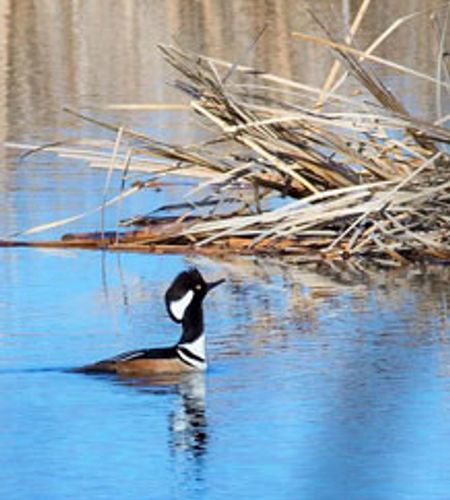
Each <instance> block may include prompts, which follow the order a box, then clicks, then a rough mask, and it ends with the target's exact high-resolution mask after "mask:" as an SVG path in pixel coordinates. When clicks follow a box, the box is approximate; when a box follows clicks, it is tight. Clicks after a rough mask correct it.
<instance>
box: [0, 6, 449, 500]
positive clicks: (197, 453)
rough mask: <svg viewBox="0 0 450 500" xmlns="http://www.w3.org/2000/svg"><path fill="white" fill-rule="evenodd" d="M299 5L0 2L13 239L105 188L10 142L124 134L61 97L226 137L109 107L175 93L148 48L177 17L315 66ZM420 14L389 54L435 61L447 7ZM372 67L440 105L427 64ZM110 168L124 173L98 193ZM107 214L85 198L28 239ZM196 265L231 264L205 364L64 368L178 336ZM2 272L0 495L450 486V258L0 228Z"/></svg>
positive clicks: (325, 498)
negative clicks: (400, 261) (244, 248)
mask: <svg viewBox="0 0 450 500" xmlns="http://www.w3.org/2000/svg"><path fill="white" fill-rule="evenodd" d="M334 3H335V4H336V5H334V6H333V7H332V9H331V11H330V2H329V1H328V0H326V1H325V0H320V1H317V2H314V7H315V8H316V9H317V13H320V16H319V17H321V18H322V14H323V16H324V17H323V18H322V19H324V20H326V19H327V16H328V18H330V20H331V21H332V22H333V23H334V20H335V19H338V16H340V17H342V18H343V19H344V23H343V24H342V32H343V33H344V32H346V31H345V23H347V24H346V25H347V26H349V24H350V20H351V19H352V18H353V16H354V15H355V14H356V11H355V9H357V8H358V7H357V6H356V7H355V5H351V6H350V4H352V2H341V3H339V2H337V3H336V2H334ZM410 3H411V2H384V3H383V2H382V1H381V0H379V1H378V2H372V3H371V6H370V9H372V10H370V11H369V13H368V14H367V16H368V17H367V18H366V20H365V21H364V22H363V23H362V26H361V29H360V30H359V32H358V45H359V46H361V47H363V46H364V47H365V46H368V45H369V44H370V43H372V42H373V40H375V38H376V37H378V36H379V35H380V34H381V33H382V32H384V31H385V30H386V29H387V28H388V26H389V25H390V24H391V23H392V22H393V21H394V19H395V18H397V17H401V16H407V15H408V14H411V12H412V11H411V8H412V7H411V5H409V4H410ZM427 3H429V4H430V5H438V4H441V3H442V2H438V1H437V0H433V1H429V2H427ZM112 4H114V6H112ZM125 4H126V5H125ZM168 4H170V6H169V5H168ZM310 4H312V2H306V1H305V2H302V1H298V0H295V1H294V0H289V1H288V2H251V1H248V2H241V1H238V0H233V1H231V0H230V1H228V0H227V1H219V0H217V1H216V2H198V1H196V2H187V1H186V0H183V1H175V0H174V1H172V2H156V1H154V0H145V1H141V2H117V3H116V2H100V1H98V2H72V3H71V2H31V1H27V0H21V1H20V2H3V3H2V2H0V212H1V214H2V216H1V217H0V238H4V237H5V236H8V235H11V234H13V233H17V232H21V231H24V230H27V229H29V228H32V227H35V226H39V225H42V224H48V223H50V222H52V221H55V220H59V219H63V218H66V217H70V216H73V215H76V214H80V213H82V212H85V211H87V210H90V209H92V208H95V207H97V206H99V205H100V204H101V203H102V201H103V197H104V189H105V179H106V173H105V171H101V170H95V169H91V168H89V167H88V166H87V165H86V164H85V163H84V162H83V161H81V160H80V159H73V158H72V159H68V158H59V157H56V156H55V155H53V154H51V153H49V152H48V151H41V152H40V153H39V154H36V155H31V156H28V157H27V158H26V159H25V160H24V161H21V160H20V152H21V150H16V149H8V148H4V145H3V142H4V141H9V142H18V141H19V142H25V143H27V144H28V143H37V144H42V143H51V142H54V141H56V142H57V141H59V140H64V139H65V140H70V141H72V142H69V143H68V144H67V146H70V145H73V140H74V139H77V138H83V139H84V138H93V139H98V138H104V137H106V136H107V137H108V138H109V139H111V140H113V141H114V134H112V135H109V134H107V133H106V132H105V131H103V130H100V129H99V128H98V127H94V126H93V125H90V124H87V123H86V122H83V121H82V120H79V119H76V118H74V117H73V116H72V115H68V114H67V113H65V112H64V111H63V107H64V106H69V107H71V108H73V109H75V110H77V111H81V112H82V113H86V114H88V115H90V116H93V117H95V118H98V119H100V120H104V121H107V122H113V123H117V124H122V125H124V126H126V127H129V128H132V129H134V130H137V131H143V132H145V133H148V134H151V135H152V136H153V137H155V138H157V139H158V140H162V141H166V142H173V141H176V142H180V143H182V144H189V143H192V142H195V141H197V140H198V137H199V136H201V137H203V136H204V135H205V134H209V135H207V137H208V138H211V137H214V134H215V133H216V131H214V130H211V129H209V130H206V129H205V128H202V127H199V126H198V124H199V122H198V120H195V119H194V118H193V116H192V115H191V114H188V113H187V112H185V111H173V110H172V111H165V112H164V111H161V110H160V111H147V112H144V111H137V112H126V111H123V112H118V111H112V110H110V109H108V108H107V105H109V104H111V103H112V104H121V103H131V104H134V103H141V104H147V103H157V104H165V103H180V102H185V101H183V98H182V97H181V96H180V94H179V93H177V92H176V91H175V90H174V89H173V88H172V87H171V86H170V85H167V82H168V81H173V80H174V78H175V75H174V73H173V72H172V71H171V70H170V69H169V68H168V66H167V65H166V64H164V63H163V62H162V59H161V56H160V54H159V52H158V50H157V48H156V46H157V44H158V43H161V42H162V43H172V42H173V39H174V38H175V40H176V41H177V42H178V43H180V44H181V46H182V47H185V48H187V49H192V50H194V51H198V52H201V53H206V54H209V55H212V56H214V57H218V58H222V59H226V60H230V61H240V62H242V63H244V64H249V65H255V66H256V67H258V68H261V69H263V70H265V71H267V72H272V73H274V74H277V75H281V76H285V77H288V78H293V79H295V80H300V81H302V82H304V83H311V84H313V85H315V86H317V85H318V86H321V85H322V84H323V82H324V81H325V78H326V76H327V75H328V73H329V70H330V67H331V58H330V57H329V56H327V55H326V53H325V52H324V51H323V50H322V48H321V47H315V46H314V45H310V44H301V43H300V42H298V41H293V40H292V38H291V32H292V31H306V32H308V33H316V31H315V29H316V28H314V27H313V26H312V25H311V23H310V20H309V17H308V15H306V10H305V7H311V5H310ZM338 4H339V5H338ZM353 4H354V3H353ZM388 4H389V5H388ZM394 4H395V5H394ZM350 7H352V8H350ZM327 12H328V14H327ZM386 12H389V16H387V15H386ZM439 12H440V14H439V15H440V17H439V18H436V23H437V24H439V25H441V26H444V23H445V15H446V13H445V11H444V10H443V9H441V10H440V11H439ZM287 13H289V15H287ZM367 20H370V22H366V21H367ZM266 21H268V26H267V30H266V32H265V34H264V36H263V37H262V38H261V40H260V41H259V42H258V44H257V45H256V46H255V47H254V50H250V51H248V50H246V48H247V47H250V46H251V45H252V44H253V41H254V40H255V36H256V35H257V33H258V32H259V31H260V29H261V27H262V26H263V25H264V23H265V22H266ZM410 21H411V22H409V21H408V23H405V25H404V26H402V29H401V30H399V31H398V33H397V34H396V37H395V38H392V39H390V40H389V43H386V44H385V45H384V46H383V47H382V50H384V51H385V54H384V55H385V56H386V58H388V59H392V60H395V61H398V62H399V63H401V64H405V66H408V67H411V68H415V69H417V70H421V71H423V72H425V73H427V74H430V75H433V74H435V72H436V67H435V62H434V56H432V57H430V50H431V49H430V46H429V45H430V44H426V43H419V42H420V40H432V39H434V38H435V35H436V33H435V28H434V27H433V26H434V24H433V23H431V22H429V19H428V14H427V16H416V17H414V18H411V19H410ZM403 28H405V31H403ZM336 30H337V32H339V26H336ZM317 34H320V35H322V33H318V32H317ZM412 40H413V41H414V40H416V41H418V43H416V45H414V47H413V49H412V48H411V43H412V42H411V41H412ZM391 42H392V43H391ZM378 70H379V71H381V73H380V75H381V76H382V78H383V81H384V82H385V83H386V84H388V86H389V87H390V88H391V89H392V90H393V92H394V93H395V95H397V96H400V97H401V98H402V100H403V102H404V103H406V105H407V107H408V110H409V111H410V112H412V113H415V114H416V116H418V117H419V118H420V117H422V116H425V117H430V116H431V117H432V119H436V118H438V116H439V114H436V113H437V112H436V109H435V108H436V107H435V92H436V89H435V86H434V85H427V84H425V83H423V84H421V83H419V82H418V81H415V80H412V79H410V78H409V77H407V76H402V77H399V75H398V74H397V73H392V72H387V71H386V72H385V71H384V70H382V69H381V68H378ZM377 74H378V73H377ZM411 82H415V83H413V84H412V83H411ZM445 104H446V102H445V99H444V105H445ZM444 111H445V110H444ZM444 114H445V112H444ZM146 179H147V177H145V176H144V177H143V180H146ZM134 180H136V177H135V175H134V173H133V175H132V177H131V178H130V179H128V180H127V186H130V185H131V183H132V182H133V181H134ZM120 182H121V178H120V176H119V175H114V176H113V178H112V182H111V186H110V190H109V192H108V193H107V198H111V197H113V196H115V195H117V194H118V192H119V187H120ZM187 190H189V188H186V186H184V187H182V186H179V185H177V186H173V185H172V186H166V187H165V188H164V189H163V190H162V191H161V190H157V189H151V190H146V191H142V192H141V193H139V194H138V195H136V196H133V197H131V198H128V199H127V200H125V201H124V202H123V203H122V204H120V206H119V205H116V206H114V207H112V209H111V210H109V211H108V212H107V213H106V214H105V223H106V227H107V228H110V229H115V228H117V223H118V221H119V220H120V219H121V218H126V217H128V216H133V215H137V214H145V213H148V212H150V211H152V210H154V209H155V208H157V207H158V206H160V205H162V204H165V203H167V202H179V201H180V200H183V198H182V194H184V193H185V192H186V191H187ZM99 229H100V214H99V213H96V214H94V215H92V216H90V217H87V218H84V219H80V220H78V221H76V223H75V224H71V225H69V226H63V227H59V228H54V229H53V230H50V231H46V232H43V233H36V234H35V235H33V236H31V237H32V238H39V239H45V238H57V237H60V236H61V234H63V233H64V232H72V231H90V230H99ZM190 265H197V266H198V267H199V269H200V270H201V271H202V273H204V275H205V276H206V278H207V279H218V278H221V277H226V278H227V282H226V283H225V284H224V285H221V287H219V288H218V289H216V290H215V291H214V293H212V294H211V296H208V298H207V301H206V303H205V320H206V329H207V339H208V340H207V342H208V355H209V369H208V371H207V373H205V374H199V375H197V376H193V377H187V378H178V379H173V378H172V379H164V380H158V381H149V380H123V379H118V378H114V377H89V376H85V375H81V374H74V373H69V372H68V369H70V368H73V367H78V366H80V365H83V364H85V363H88V362H92V361H96V360H99V359H102V358H104V357H107V356H112V355H115V354H118V353H120V352H123V351H127V350H130V349H136V348H140V347H147V346H149V347H153V346H162V345H170V344H172V343H174V342H176V340H177V339H178V335H179V331H178V326H177V325H175V324H173V323H171V322H170V320H169V318H168V317H167V315H166V312H165V309H164V304H163V300H162V299H163V294H164V292H165V289H166V287H167V286H168V284H169V283H170V282H171V281H172V279H173V278H174V276H175V275H176V274H177V273H178V272H179V271H181V270H182V269H185V268H186V267H187V266H190ZM0 273H1V274H0V276H1V279H0V423H1V425H0V500H3V499H5V500H36V499H37V500H61V499H64V500H66V499H77V500H78V499H80V498H82V499H89V500H98V499H107V500H110V499H112V498H114V499H116V498H117V499H131V500H134V499H136V500H141V499H152V500H153V499H155V500H173V499H175V500H176V499H183V500H191V499H192V500H222V499H223V500H231V499H250V498H251V499H253V498H255V499H258V500H274V499H276V500H284V499H286V500H297V499H302V500H303V499H305V500H341V499H342V500H347V499H349V500H352V499H355V500H361V499H364V500H375V499H376V500H378V499H379V500H386V499H388V500H430V499H431V500H435V499H436V500H448V499H449V498H450V467H449V464H450V347H449V346H450V338H449V336H450V335H449V334H450V331H449V330H450V328H449V324H450V318H449V303H450V297H449V295H450V293H449V289H450V287H449V285H448V284H449V282H450V268H428V269H426V268H421V267H416V268H409V269H405V270H398V269H397V270H392V271H381V270H379V269H378V270H377V269H374V268H370V266H364V269H363V268H361V267H360V266H359V265H358V263H352V264H349V265H348V266H346V267H337V266H335V265H331V264H329V265H325V264H324V265H323V266H320V267H314V266H312V267H306V266H298V265H297V264H295V263H288V262H285V261H284V262H283V261H277V260H271V259H257V260H254V259H244V258H238V257H236V258H233V259H231V258H230V259H223V260H216V261H213V260H208V259H204V258H199V257H196V258H194V257H183V256H168V255H164V256H163V255H161V256H156V255H145V254H132V253H103V252H95V251H84V252H83V251H75V250H38V249H29V248H28V249H24V248H22V249H19V248H15V249H14V248H10V249H0Z"/></svg>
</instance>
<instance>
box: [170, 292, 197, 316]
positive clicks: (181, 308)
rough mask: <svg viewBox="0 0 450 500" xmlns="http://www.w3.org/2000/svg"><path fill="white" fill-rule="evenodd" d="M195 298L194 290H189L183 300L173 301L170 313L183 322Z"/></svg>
mask: <svg viewBox="0 0 450 500" xmlns="http://www.w3.org/2000/svg"><path fill="white" fill-rule="evenodd" d="M193 298H194V292H193V291H192V290H188V291H187V292H186V293H185V294H184V295H183V297H181V299H178V300H173V301H172V302H171V303H170V304H169V307H170V312H171V313H172V314H173V315H174V317H175V318H176V319H177V320H178V321H181V320H182V319H183V317H184V313H185V311H186V309H187V308H188V306H189V304H190V303H191V301H192V299H193Z"/></svg>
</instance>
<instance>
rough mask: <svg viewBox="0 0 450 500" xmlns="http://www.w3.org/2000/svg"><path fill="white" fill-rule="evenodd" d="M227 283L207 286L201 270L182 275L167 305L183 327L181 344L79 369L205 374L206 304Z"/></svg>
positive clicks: (169, 292)
mask: <svg viewBox="0 0 450 500" xmlns="http://www.w3.org/2000/svg"><path fill="white" fill-rule="evenodd" d="M224 281H225V279H219V280H217V281H213V282H209V283H207V282H206V281H205V280H204V278H203V276H202V275H201V273H200V271H199V270H198V269H197V268H190V269H188V270H186V271H183V272H181V273H180V274H178V276H177V277H176V278H175V279H174V280H173V282H172V284H171V285H170V286H169V288H168V289H167V291H166V294H165V305H166V309H167V312H168V315H169V317H170V319H171V320H172V321H174V322H175V323H178V324H180V325H181V327H182V333H181V337H180V339H179V341H178V342H177V343H176V344H175V345H173V346H170V347H157V348H151V349H139V350H135V351H129V352H125V353H122V354H119V355H117V356H114V357H112V358H109V359H104V360H101V361H97V362H95V363H92V364H88V365H85V366H82V367H80V368H77V369H75V370H74V371H76V372H79V373H80V372H81V373H86V374H108V373H110V374H114V373H115V374H118V375H125V376H145V377H147V376H152V375H166V374H184V373H189V372H199V371H200V372H201V371H205V370H206V368H207V366H208V363H207V359H206V342H205V333H204V323H203V300H204V299H205V297H206V295H207V294H208V293H209V292H210V291H211V290H213V289H214V288H216V287H217V286H218V285H220V284H221V283H223V282H224Z"/></svg>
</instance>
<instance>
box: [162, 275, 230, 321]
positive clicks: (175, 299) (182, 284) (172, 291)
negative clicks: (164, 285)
mask: <svg viewBox="0 0 450 500" xmlns="http://www.w3.org/2000/svg"><path fill="white" fill-rule="evenodd" d="M224 281H225V280H224V279H221V280H218V281H214V282H212V283H207V282H206V281H205V280H204V279H203V276H202V275H201V274H200V272H199V270H198V269H195V268H192V269H189V270H188V271H183V272H182V273H180V274H179V275H178V276H177V277H176V278H175V279H174V280H173V283H172V284H171V285H170V287H169V288H168V290H167V292H166V296H165V301H166V308H167V312H168V313H169V316H170V317H171V319H172V320H173V321H175V322H176V323H181V322H182V321H183V318H184V316H185V314H186V311H187V310H188V308H189V307H190V306H191V305H197V306H200V305H201V303H202V301H203V299H204V298H205V296H206V294H207V293H208V292H209V291H210V290H212V289H213V288H215V287H216V286H217V285H220V284H221V283H223V282H224Z"/></svg>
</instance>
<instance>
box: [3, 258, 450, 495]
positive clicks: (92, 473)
mask: <svg viewBox="0 0 450 500" xmlns="http://www.w3.org/2000/svg"><path fill="white" fill-rule="evenodd" d="M0 258H1V262H2V268H3V273H2V274H3V276H4V279H3V280H2V282H1V285H0V311H1V314H0V343H1V351H0V352H1V354H0V412H1V415H2V426H1V427H0V498H5V499H34V498H43V499H61V498H79V497H80V495H82V496H83V497H84V498H90V499H101V498H105V499H109V498H131V499H134V498H136V499H140V498H152V499H153V498H155V499H174V498H183V499H185V498H186V499H191V498H192V499H202V498H205V499H225V498H230V497H231V498H251V497H256V498H263V499H273V498H277V499H291V498H306V499H335V498H355V499H359V498H369V499H381V498H383V499H384V498H390V499H391V498H395V499H397V498H398V499H403V498H408V499H409V498H411V499H430V498H437V499H441V498H442V499H444V498H448V491H450V472H449V469H448V463H449V461H450V397H449V395H450V393H449V388H450V384H449V378H448V374H449V367H448V362H449V361H448V360H449V359H450V357H449V349H448V345H449V333H450V332H449V328H448V320H449V318H448V311H447V310H446V304H447V303H448V302H447V301H448V287H447V285H446V284H445V281H442V280H443V279H444V277H445V276H442V277H440V275H443V274H445V273H447V275H448V270H446V269H443V270H442V269H441V270H437V271H436V272H435V273H434V274H432V275H428V276H427V275H425V274H424V273H422V272H418V271H416V272H412V271H409V272H401V273H399V272H396V273H395V274H392V273H382V272H378V273H377V274H374V275H373V276H372V277H370V278H369V279H368V278H367V276H354V277H353V278H352V280H350V281H352V283H349V279H348V276H345V272H346V271H345V270H343V271H342V274H340V273H338V272H336V270H331V269H328V270H326V269H305V268H303V269H302V268H300V269H299V268H297V267H294V266H293V267H292V268H290V269H289V268H287V269H286V268H284V267H279V266H278V265H277V263H276V261H275V262H272V261H267V260H262V261H253V260H252V259H250V260H239V259H237V260H234V261H230V262H213V261H209V260H205V259H194V260H190V259H185V258H183V257H179V256H151V255H135V254H105V253H101V252H90V251H85V252H83V251H61V252H55V251H41V250H32V249H21V250H18V249H12V250H2V254H1V257H0ZM192 264H195V265H198V266H199V268H200V269H201V270H202V272H203V273H204V274H205V275H206V276H209V277H211V278H216V277H221V276H225V277H227V279H228V280H227V283H226V284H224V285H222V287H221V289H220V288H219V289H217V290H216V291H215V292H214V293H213V294H211V296H210V297H208V299H207V301H206V303H205V309H206V310H205V314H206V325H207V334H208V351H209V362H210V368H209V370H208V372H207V373H206V374H204V375H202V374H200V375H198V376H195V377H190V378H182V379H176V380H169V381H162V382H166V383H165V384H164V383H162V382H161V383H159V382H158V383H152V382H151V381H148V380H147V381H133V380H120V379H117V378H114V377H113V378H111V377H89V376H85V375H81V374H73V373H67V372H65V370H66V369H67V368H71V367H75V366H80V365H82V364H84V363H87V362H90V361H94V360H97V359H101V358H103V357H105V356H109V355H112V354H116V353H119V352H121V351H125V350H129V349H134V348H138V347H144V346H150V345H151V346H157V345H168V344H170V343H172V342H174V341H175V340H176V339H177V336H178V330H177V329H178V326H177V325H175V324H172V323H171V322H170V320H169V319H168V318H167V316H166V313H165V310H164V304H163V301H162V295H163V293H164V290H165V287H166V286H167V285H168V284H169V283H170V281H171V279H172V277H173V276H174V275H175V274H176V273H177V272H178V271H180V270H181V269H184V268H185V267H186V266H188V265H192Z"/></svg>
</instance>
